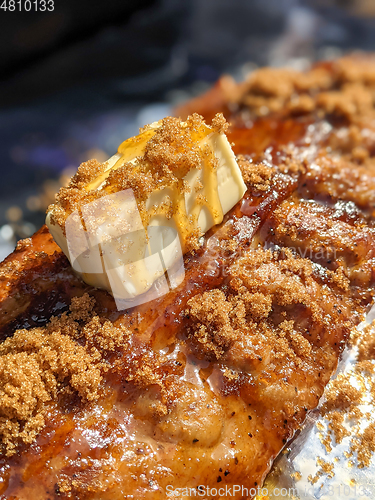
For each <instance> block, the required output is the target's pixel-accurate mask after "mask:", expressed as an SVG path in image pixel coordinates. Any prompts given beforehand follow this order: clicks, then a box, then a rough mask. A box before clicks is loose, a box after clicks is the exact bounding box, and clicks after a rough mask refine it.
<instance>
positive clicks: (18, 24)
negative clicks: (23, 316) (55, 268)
mask: <svg viewBox="0 0 375 500" xmlns="http://www.w3.org/2000/svg"><path fill="white" fill-rule="evenodd" d="M33 1H34V0H33ZM38 1H39V4H40V0H38ZM1 2H2V0H0V4H1ZM6 4H7V5H8V4H9V0H6ZM2 5H4V4H2ZM15 5H16V9H15V11H10V10H9V9H8V10H4V9H0V259H1V258H3V257H4V256H5V255H6V254H7V253H9V251H11V250H12V249H13V247H14V244H15V241H16V240H17V239H19V238H20V237H25V236H29V235H31V234H32V233H33V232H34V231H35V229H37V228H38V227H39V226H40V225H41V224H42V223H43V220H44V213H45V209H46V206H47V205H48V204H49V203H50V202H52V201H53V197H54V193H55V192H56V191H57V190H58V188H59V186H60V185H61V184H62V183H64V182H66V180H67V178H68V176H69V175H71V174H72V172H74V170H75V169H76V167H77V165H78V164H79V163H80V162H82V161H84V160H86V159H88V158H90V157H96V158H97V159H98V160H102V161H103V160H105V159H106V158H107V157H108V156H110V155H112V154H113V153H114V152H115V151H116V149H117V146H118V145H119V144H120V143H121V142H122V141H123V140H124V139H126V138H127V137H129V136H131V135H134V134H136V133H137V130H138V128H139V127H140V126H143V125H144V124H146V123H149V122H152V121H154V120H157V119H159V118H161V117H163V116H166V115H167V114H170V113H171V109H172V107H173V106H174V105H176V104H177V103H180V102H182V101H183V100H185V99H188V98H189V97H191V96H194V95H197V94H199V93H201V92H203V91H204V90H206V89H207V88H208V87H209V86H210V85H211V84H212V83H213V82H214V81H215V80H216V79H217V78H218V77H219V76H220V74H222V73H223V72H229V73H231V74H232V75H233V76H235V77H236V78H238V79H241V78H243V77H244V75H245V74H246V73H248V72H249V71H251V70H252V69H254V68H255V67H257V66H259V65H275V66H281V65H288V66H293V67H296V68H301V69H303V68H305V67H306V66H307V65H308V64H309V63H310V62H311V61H313V60H317V59H327V58H328V59H329V58H332V57H337V56H339V55H341V54H342V53H344V52H347V51H351V50H353V49H360V50H374V48H375V29H374V28H375V21H374V19H375V17H374V16H375V1H374V0H315V1H313V0H311V1H308V0H305V1H304V0H142V2H140V1H137V0H123V1H122V2H120V1H118V0H106V1H105V2H93V1H92V0H91V1H87V0H78V1H77V0H55V1H54V10H53V11H46V12H40V11H38V12H35V4H34V3H33V2H32V9H31V11H30V12H26V11H25V10H24V6H25V2H24V0H21V9H22V10H21V12H20V11H19V4H18V2H16V4H15ZM49 5H50V6H51V3H50V4H49Z"/></svg>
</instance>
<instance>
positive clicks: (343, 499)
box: [256, 306, 375, 500]
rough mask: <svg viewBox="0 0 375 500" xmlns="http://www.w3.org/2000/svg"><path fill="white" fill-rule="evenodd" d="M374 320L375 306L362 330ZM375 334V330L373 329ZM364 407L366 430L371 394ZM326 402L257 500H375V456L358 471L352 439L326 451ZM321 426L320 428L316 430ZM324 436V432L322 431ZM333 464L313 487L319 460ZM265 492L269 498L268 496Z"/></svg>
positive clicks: (352, 353)
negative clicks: (352, 454) (322, 428)
mask: <svg viewBox="0 0 375 500" xmlns="http://www.w3.org/2000/svg"><path fill="white" fill-rule="evenodd" d="M374 318H375V306H373V308H372V309H371V311H370V312H369V314H368V315H367V317H366V321H364V322H363V323H362V324H361V325H360V326H359V328H364V327H365V326H366V325H368V324H371V322H372V321H373V320H374ZM374 335H375V327H374ZM356 355H357V349H356V347H353V348H351V349H346V350H345V351H344V353H343V356H342V359H341V361H340V363H339V366H338V368H337V371H336V374H335V376H334V377H336V376H337V375H338V374H339V373H347V372H348V371H350V370H351V369H352V368H353V366H354V365H355V363H356ZM363 399H364V400H365V404H364V405H361V406H360V407H359V408H360V409H361V410H362V411H363V413H366V412H371V411H372V415H371V417H370V419H367V418H366V417H363V418H362V420H361V427H362V426H363V427H366V426H367V425H368V424H369V423H370V422H374V421H375V414H374V412H373V408H374V407H373V405H372V406H371V405H369V404H366V399H368V400H369V401H370V400H371V395H370V392H369V391H368V393H367V392H365V395H364V398H363ZM324 401H325V396H324V395H323V397H322V399H321V401H320V404H319V406H318V408H317V409H316V410H314V411H312V412H310V414H309V415H308V416H307V418H306V420H305V422H304V425H303V427H302V429H301V430H300V431H299V432H298V433H297V434H296V435H295V437H294V438H293V440H292V441H291V442H290V443H289V444H288V445H287V447H286V448H285V449H284V450H283V451H282V452H281V453H280V455H279V457H278V458H277V459H276V460H275V462H274V465H273V468H272V470H271V472H270V473H269V474H268V476H267V478H266V481H265V483H264V485H263V490H261V491H260V494H259V495H258V496H257V497H256V500H266V499H267V500H274V499H276V498H277V499H280V498H283V499H286V500H330V499H334V500H373V499H374V498H375V454H374V455H373V456H372V459H371V463H370V465H369V466H368V467H363V468H358V467H357V465H358V464H357V462H356V458H355V456H351V457H349V458H347V457H346V456H345V453H348V452H349V450H350V441H351V436H348V437H345V438H344V439H343V440H342V442H341V443H340V444H336V443H335V442H334V439H333V442H332V444H331V445H332V451H330V452H327V450H326V448H325V446H324V445H323V444H322V442H321V439H320V437H319V434H321V432H322V431H321V430H319V429H318V427H320V428H321V427H324V429H327V425H328V422H327V420H326V419H325V418H324V417H323V416H322V415H321V414H320V408H321V406H322V404H323V403H324ZM317 424H318V427H317ZM323 434H324V431H323ZM319 458H320V459H322V460H323V461H324V462H329V463H333V464H334V468H333V473H334V474H332V475H329V474H322V475H321V477H319V479H318V480H317V481H316V482H315V483H314V484H312V482H311V481H309V479H308V478H309V477H310V479H311V477H314V476H315V475H316V473H317V472H318V471H319V470H320V469H321V467H320V465H319V464H318V463H317V460H318V459H319ZM265 493H266V495H265Z"/></svg>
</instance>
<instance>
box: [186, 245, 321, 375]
mask: <svg viewBox="0 0 375 500" xmlns="http://www.w3.org/2000/svg"><path fill="white" fill-rule="evenodd" d="M314 280H315V277H314V275H313V267H312V263H311V261H309V260H308V259H303V258H300V257H298V256H296V255H294V254H292V252H291V251H290V250H288V249H282V250H281V251H280V252H272V251H271V250H264V249H261V248H257V249H256V250H253V251H249V252H248V253H247V254H246V255H244V256H242V257H241V258H239V259H238V261H237V262H236V263H235V264H234V265H233V266H231V267H230V268H229V275H228V283H229V285H228V288H227V292H226V293H224V291H222V290H215V289H214V290H210V291H207V292H204V293H201V294H198V295H196V296H195V297H194V298H192V299H190V300H189V301H188V309H187V310H186V316H187V317H188V326H187V335H188V338H189V339H190V341H191V343H192V346H193V349H194V350H195V352H196V354H197V355H198V356H203V357H208V358H209V359H215V358H216V359H218V360H228V361H230V362H234V359H235V358H236V356H237V354H236V352H237V349H238V350H239V351H240V350H241V347H240V345H241V342H246V345H247V346H248V349H249V352H251V357H252V358H253V360H254V362H261V361H262V358H263V355H264V353H267V356H268V358H267V359H268V362H269V364H270V365H272V362H271V359H274V360H275V362H277V363H278V364H282V360H283V359H284V360H285V361H287V362H288V363H295V364H296V366H301V365H303V363H305V362H307V361H308V360H309V358H310V357H311V356H312V355H313V349H314V347H313V345H312V344H311V343H310V339H309V336H308V333H307V334H305V335H304V333H303V332H301V331H298V330H297V329H296V327H295V316H294V313H293V310H295V308H296V307H297V306H300V307H303V308H304V309H306V311H308V312H307V313H306V314H308V315H309V318H310V324H311V327H312V328H313V327H314V325H318V324H319V323H321V322H324V315H323V314H322V312H321V311H320V309H319V307H318V306H317V305H316V304H314V303H312V301H311V294H310V293H308V291H307V290H308V289H311V288H312V287H313V286H314ZM280 316H281V318H280ZM236 346H238V347H236ZM314 352H315V351H314ZM315 354H316V356H317V357H318V356H320V357H322V356H324V353H323V352H322V351H321V350H317V351H316V353H315ZM236 362H238V360H236Z"/></svg>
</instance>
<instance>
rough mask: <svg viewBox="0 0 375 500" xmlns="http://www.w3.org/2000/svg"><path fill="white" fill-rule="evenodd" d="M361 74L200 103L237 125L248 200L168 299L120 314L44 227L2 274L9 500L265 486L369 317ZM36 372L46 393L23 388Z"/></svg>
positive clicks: (370, 266) (329, 68) (152, 495)
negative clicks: (12, 371) (85, 280)
mask: <svg viewBox="0 0 375 500" xmlns="http://www.w3.org/2000/svg"><path fill="white" fill-rule="evenodd" d="M348 61H349V62H348ZM366 64H367V67H369V68H370V69H371V68H375V65H374V63H373V66H371V65H370V66H369V64H368V63H366ZM353 65H354V67H356V68H357V69H356V71H354V70H352V71H351V72H350V71H349V69H350V68H353ZM363 66H364V65H363V62H362V61H361V60H359V61H356V60H355V59H353V60H352V59H347V60H346V63H345V64H344V63H342V62H338V63H336V65H335V64H333V65H322V66H318V67H317V68H315V69H313V70H311V71H310V72H309V73H307V74H306V75H307V76H306V75H299V76H300V78H298V74H297V75H296V74H295V73H292V72H285V73H282V74H281V73H277V74H276V76H277V78H276V77H275V78H276V80H275V81H276V82H278V84H279V87H280V88H279V90H277V89H273V87H272V86H271V87H269V85H268V84H267V78H268V77H269V76H270V75H269V74H268V73H264V71H265V70H260V72H259V73H257V74H256V75H255V76H254V77H252V80H251V81H249V82H247V83H246V84H242V86H240V87H233V86H232V87H231V90H230V92H232V94H233V92H234V90H235V92H234V94H233V95H231V96H229V95H226V94H225V93H224V94H223V89H222V88H221V89H220V88H219V90H218V88H217V87H216V89H214V91H212V92H213V93H211V94H208V95H206V96H205V98H204V100H201V102H200V104H199V103H198V104H199V105H200V106H201V108H200V109H199V111H200V112H201V113H203V114H206V115H207V116H209V115H210V113H211V111H213V110H212V106H211V104H210V103H211V102H214V107H215V111H217V110H224V111H225V112H226V114H227V116H228V118H231V120H232V122H233V126H232V130H231V133H230V138H231V140H232V141H233V142H234V144H235V146H234V149H235V151H236V153H237V154H239V155H242V156H241V157H240V163H241V168H242V169H243V174H244V178H245V180H246V183H247V185H248V191H247V193H246V194H245V196H244V198H243V200H241V202H240V203H238V204H237V205H236V206H235V207H234V209H233V210H232V211H231V212H230V213H229V214H227V216H226V217H225V220H224V221H223V223H222V224H221V225H220V226H218V227H215V228H214V229H212V230H211V231H210V232H209V233H208V234H206V236H205V238H204V243H203V246H202V249H201V250H200V251H199V252H197V253H195V254H194V255H193V254H189V255H186V256H185V259H184V260H185V273H186V274H185V280H184V282H183V283H182V284H181V285H180V286H179V288H177V289H176V290H173V291H170V293H169V294H167V295H166V296H164V297H162V298H160V299H157V300H155V301H153V302H151V303H148V304H144V305H140V306H138V307H136V308H135V309H133V310H131V311H127V312H125V313H119V312H117V311H116V308H115V304H114V301H113V299H112V298H111V297H110V296H109V295H108V294H107V293H106V292H103V291H100V290H97V289H93V288H90V287H89V286H87V285H86V284H84V283H83V282H82V281H81V280H80V279H79V278H77V277H76V276H75V274H74V272H73V271H72V270H71V268H70V266H69V264H68V261H67V259H66V258H65V256H64V255H63V254H62V253H61V251H60V249H59V248H58V247H57V246H56V245H55V244H54V242H53V241H52V240H51V236H50V235H49V233H48V230H47V229H46V228H45V227H43V228H42V229H41V230H40V231H38V232H37V233H36V234H35V235H34V236H33V237H32V238H31V239H29V240H25V241H24V242H21V243H19V245H18V246H17V249H16V250H15V252H13V254H11V255H10V256H9V257H8V258H7V259H6V260H5V261H4V262H3V263H2V265H1V267H0V283H1V289H0V304H1V309H0V327H1V330H0V331H1V335H2V341H3V343H2V345H1V348H0V372H1V374H2V379H1V381H0V397H1V403H2V406H1V408H2V409H0V432H1V436H2V439H3V447H2V455H1V458H0V466H1V482H0V495H1V497H0V498H4V499H10V498H12V499H24V498H51V499H52V498H56V499H57V498H79V499H92V498H97V499H99V498H100V499H101V500H105V499H111V500H115V499H123V498H137V499H153V500H157V499H159V498H160V499H164V498H166V492H169V491H172V490H177V489H180V490H179V495H180V496H178V495H177V496H176V497H175V498H181V499H182V498H183V494H184V493H183V488H193V489H197V488H199V487H200V486H202V488H206V489H207V488H208V487H210V488H216V489H217V490H218V489H219V488H220V487H223V486H224V487H225V486H228V487H233V486H234V485H242V486H243V487H244V488H247V489H248V490H249V491H250V490H251V488H255V489H256V488H257V487H258V486H261V485H262V482H263V480H264V478H265V476H266V474H267V473H268V471H269V470H270V467H271V465H272V462H273V460H274V459H275V457H276V456H277V455H278V454H279V452H280V451H281V449H282V448H283V446H284V445H285V443H286V442H287V441H288V440H289V439H290V438H291V437H292V436H293V434H294V432H295V431H296V430H297V429H298V428H299V427H300V426H301V424H302V423H303V421H304V419H305V417H306V414H307V412H308V411H309V410H311V409H313V408H315V407H316V406H317V403H318V401H319V399H320V397H321V395H322V393H323V390H324V387H325V386H326V384H327V383H328V380H329V379H330V377H331V374H332V373H333V371H334V370H335V368H336V366H337V361H338V359H339V356H340V353H341V352H342V350H343V348H344V346H345V344H346V341H347V338H348V335H349V333H350V331H351V329H352V328H353V327H354V326H355V325H356V324H358V323H359V322H360V321H361V319H362V318H363V315H364V314H365V312H366V311H367V309H368V308H369V306H370V305H371V303H372V300H373V295H374V270H375V238H374V234H375V233H374V232H375V229H374V227H373V206H372V205H373V204H372V198H373V190H372V186H373V184H374V180H375V177H374V175H373V172H374V169H373V165H372V164H371V157H372V154H373V151H375V149H374V147H373V146H374V144H373V142H372V139H371V137H372V136H371V133H372V132H371V122H370V120H369V116H368V112H367V110H366V111H363V107H362V108H361V106H362V101H363V102H366V99H365V97H363V96H362V101H361V97H360V96H358V97H357V96H356V95H355V96H354V97H353V95H354V94H353V90H351V88H350V86H353V85H357V87H358V88H359V87H361V89H362V91H363V92H364V93H366V90H367V89H370V88H372V85H375V78H374V77H373V76H371V75H373V74H374V75H375V70H373V73H371V71H370V69H369V70H368V71H367V73H366V71H365V70H364V68H363ZM262 71H263V73H262ZM267 71H271V70H267ZM277 71H279V70H277ZM345 71H346V73H345ZM361 71H362V73H361ZM369 73H370V74H369ZM257 75H258V76H257ZM358 75H360V76H359V77H358V78H357V76H358ZM350 78H351V80H350ZM355 78H357V80H356V81H355V82H354V83H353V79H354V80H355ZM371 78H372V79H371ZM271 79H272V78H271ZM314 82H315V83H314ZM267 85H268V86H267ZM275 86H276V87H277V85H276V84H275ZM337 89H338V90H337ZM218 92H219V97H218ZM220 92H221V93H220ZM350 92H351V93H350ZM327 94H330V95H327ZM357 94H358V92H357ZM213 95H214V98H213V97H212V96H213ZM296 95H297V97H298V96H299V97H298V99H299V100H300V101H301V102H300V104H299V107H298V106H297V104H296V102H294V101H295V100H296V99H297V97H296ZM342 95H345V99H344V100H345V102H347V100H348V95H349V96H352V97H351V99H352V102H353V106H354V108H353V109H354V111H353V110H352V108H350V107H349V108H348V107H346V108H345V106H343V109H341V107H340V106H341V105H342V101H340V96H342ZM301 96H302V97H303V98H301ZM307 98H308V99H307ZM211 99H212V101H211ZM309 99H310V100H309ZM230 100H231V101H232V102H231V103H230V105H228V102H229V101H230ZM293 100H294V101H293ZM233 103H235V106H234V105H233ZM198 104H196V105H197V106H198ZM191 106H192V105H190V107H191ZM267 106H268V108H267ZM355 106H357V107H355ZM234 107H235V109H236V111H233V108H234ZM264 107H266V108H267V109H270V110H273V113H270V114H269V115H267V116H257V115H262V114H264ZM218 108H220V109H218ZM229 109H232V111H230V112H229ZM371 109H372V108H371ZM185 111H188V112H190V109H188V108H185ZM180 112H184V110H180ZM340 113H341V114H340ZM365 129H366V130H367V131H368V132H366V133H365V134H363V133H362V131H363V130H365ZM358 134H359V135H358ZM343 186H344V187H343ZM77 297H78V299H77ZM79 297H81V298H79ZM90 297H92V298H94V299H95V305H93V301H92V300H91V299H90ZM69 306H70V313H69V312H66V311H68V310H69ZM61 313H63V314H62V317H61V318H60V319H56V318H55V319H52V320H51V317H52V316H59V315H61ZM17 329H18V330H17ZM16 330H17V332H16V333H15V331H16ZM5 339H7V340H5ZM38 339H41V340H40V341H39V340H38ZM38 342H39V344H38ZM47 351H48V352H47ZM77 353H82V356H84V359H85V363H86V364H85V365H84V367H83V368H82V363H81V364H80V363H79V361H74V360H75V358H74V356H75V355H76V354H77ZM17 356H19V357H17ZM64 356H65V357H64ZM69 357H70V359H69ZM64 360H67V361H66V364H63V361H64ZM18 361H19V363H20V364H19V365H18V371H17V370H16V373H15V375H14V376H13V374H10V368H9V367H11V366H17V365H15V363H16V362H18ZM12 363H13V365H12ZM28 363H29V364H30V363H36V365H35V366H36V367H37V368H38V369H40V370H41V371H40V374H41V375H40V377H39V379H37V380H36V379H35V381H34V379H32V377H31V376H30V377H29V378H27V377H26V378H25V379H23V378H22V377H23V376H24V375H25V374H26V370H27V367H29V366H31V365H29V364H28ZM32 366H34V365H32ZM43 370H45V371H44V372H43ZM38 373H39V372H38ZM43 373H46V374H47V375H45V376H44V375H43ZM88 374H89V375H88ZM43 377H44V378H43ZM47 378H48V380H47ZM86 378H87V380H86ZM31 379H32V380H31ZM23 380H25V382H24V384H25V386H24V387H25V389H22V381H23ZM55 382H56V385H54V384H55ZM6 384H8V385H6ZM26 386H27V387H26ZM26 388H27V390H28V391H29V392H27V391H26ZM11 391H13V392H11ZM43 391H44V392H43ZM11 396H12V397H13V399H12V401H10V402H9V398H10V397H11ZM26 396H27V397H26ZM6 397H8V399H7V400H6ZM5 403H6V404H5ZM7 405H8V406H7ZM26 406H27V408H29V410H27V409H25V408H26ZM26 410H27V411H26ZM41 422H42V423H41ZM13 424H14V425H15V426H16V427H14V426H13V427H12V429H11V430H9V429H10V427H9V426H12V425H13ZM17 425H18V427H17ZM38 425H39V427H38ZM7 426H8V427H7ZM33 430H34V431H35V432H34V434H35V435H33V434H32V432H33ZM23 431H24V433H23V434H22V432H23ZM236 495H237V496H233V498H237V499H240V498H246V495H243V492H242V490H241V491H239V492H237V493H236ZM217 497H219V494H218V495H217Z"/></svg>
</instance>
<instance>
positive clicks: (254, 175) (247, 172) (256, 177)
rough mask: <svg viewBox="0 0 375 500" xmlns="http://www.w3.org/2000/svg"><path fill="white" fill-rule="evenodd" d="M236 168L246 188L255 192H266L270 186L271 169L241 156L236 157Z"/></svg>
mask: <svg viewBox="0 0 375 500" xmlns="http://www.w3.org/2000/svg"><path fill="white" fill-rule="evenodd" d="M237 163H238V166H239V167H240V169H241V173H242V177H243V180H244V182H245V184H246V185H247V186H248V188H250V189H253V190H255V191H260V192H264V191H268V189H269V188H270V185H271V179H272V175H273V169H272V168H271V167H269V166H267V165H265V164H264V163H258V164H255V163H253V162H251V161H249V160H248V159H246V158H245V157H244V156H243V155H239V156H238V157H237Z"/></svg>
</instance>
